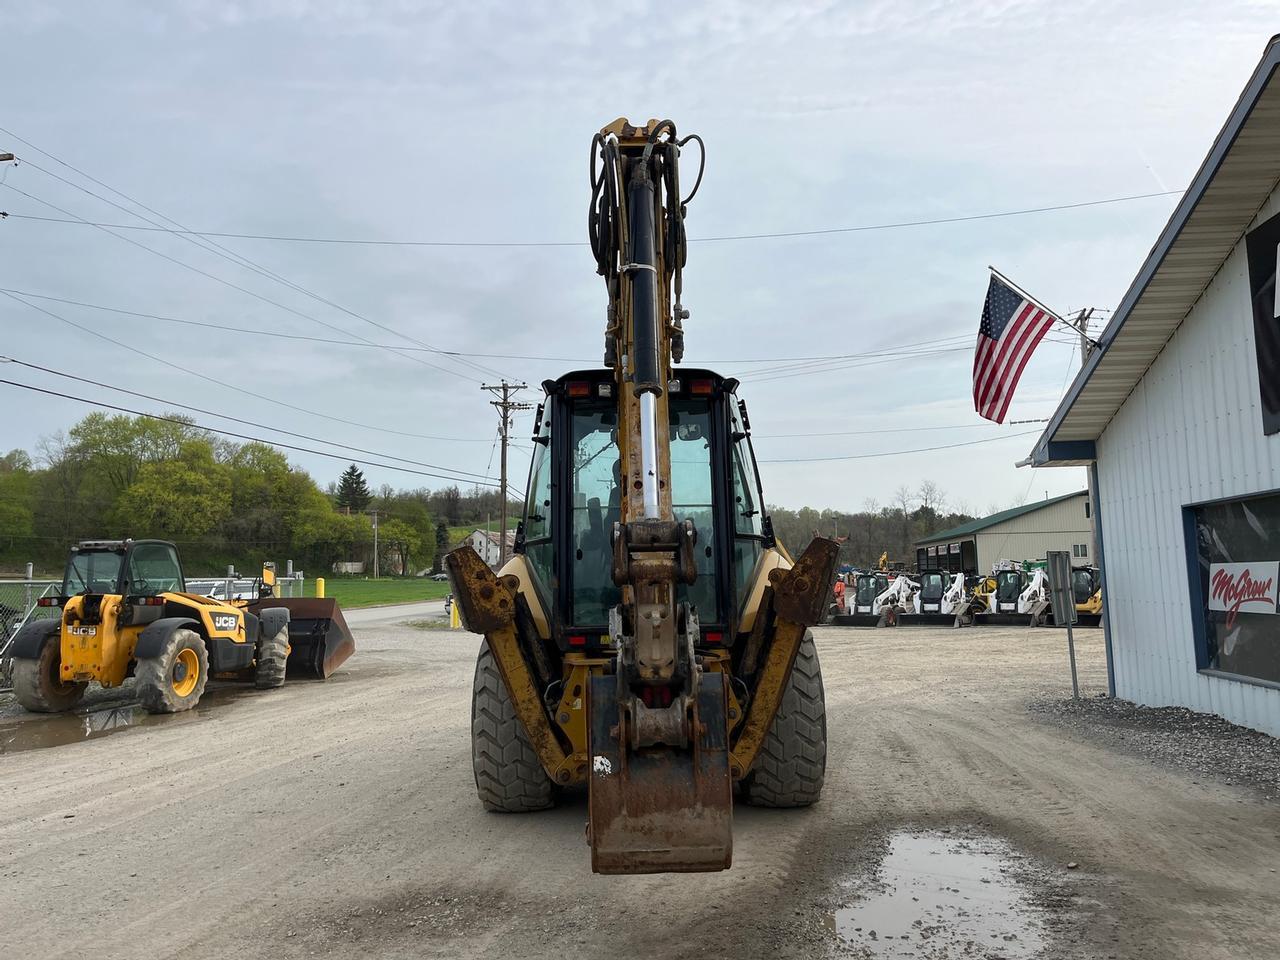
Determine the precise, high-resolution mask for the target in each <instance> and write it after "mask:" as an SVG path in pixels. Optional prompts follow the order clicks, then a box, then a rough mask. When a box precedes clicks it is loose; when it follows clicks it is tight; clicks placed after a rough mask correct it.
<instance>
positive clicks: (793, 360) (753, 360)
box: [0, 287, 1074, 377]
mask: <svg viewBox="0 0 1280 960" xmlns="http://www.w3.org/2000/svg"><path fill="white" fill-rule="evenodd" d="M0 292H3V293H10V294H14V295H16V296H18V297H23V298H31V299H34V300H47V301H50V302H53V303H62V304H67V305H69V306H75V307H84V308H85V309H89V310H98V311H102V312H104V313H114V314H119V315H121V316H126V317H137V318H139V319H143V320H158V321H161V322H164V323H177V324H182V325H185V326H191V327H199V328H203V329H206V330H218V331H222V332H225V333H238V334H245V335H248V336H256V337H271V338H275V339H282V340H296V341H301V342H309V343H323V344H329V345H333V346H342V347H364V348H370V347H377V348H380V349H386V350H406V351H414V350H427V351H429V352H432V353H440V354H443V355H445V356H469V357H485V358H493V359H500V360H520V361H524V362H538V363H541V362H546V363H572V364H586V365H597V364H598V362H599V361H598V360H595V359H590V358H583V357H549V356H538V355H526V354H512V353H473V352H467V351H461V350H444V349H441V348H438V347H430V348H428V347H398V346H393V345H389V344H382V343H376V342H365V341H358V340H340V339H336V338H331V337H313V336H309V335H307V334H301V333H281V332H279V331H275V330H264V329H255V328H252V327H236V326H231V325H228V324H221V323H210V322H208V321H202V320H190V319H187V318H184V317H172V316H166V315H164V314H158V313H146V312H143V311H139V310H127V309H124V308H123V307H110V306H106V305H105V304H101V303H91V302H89V301H86V300H76V299H73V298H70V297H55V296H52V295H50V294H44V293H35V292H33V291H31V290H21V289H18V288H16V287H0ZM972 339H973V338H972V336H970V335H969V334H956V335H953V336H950V337H944V338H942V339H941V340H931V341H927V342H921V343H914V344H904V345H903V346H902V347H896V348H895V347H886V348H881V349H877V350H870V351H864V352H862V353H848V354H837V355H834V356H799V357H730V358H725V357H719V358H717V357H711V358H708V359H706V360H703V361H701V362H702V363H705V364H716V365H726V366H733V365H735V364H760V365H764V366H760V367H757V368H756V369H755V370H753V371H752V376H753V377H754V376H756V375H758V374H764V373H771V372H778V371H774V370H770V369H769V367H773V366H777V367H778V368H779V370H782V369H784V368H783V367H782V366H780V365H783V364H795V365H796V368H797V369H800V368H804V367H807V366H809V365H810V364H812V365H814V366H817V365H820V364H833V363H840V362H843V361H848V360H859V359H864V358H869V357H878V356H887V355H908V354H909V353H910V352H911V351H912V350H914V349H916V348H920V349H923V348H925V347H929V346H930V345H934V346H936V345H939V344H942V345H946V344H949V343H953V342H956V341H964V342H970V341H971V340H972ZM1046 339H1047V338H1046ZM1064 342H1066V341H1064ZM1072 342H1074V341H1072Z"/></svg>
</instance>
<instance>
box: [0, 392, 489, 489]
mask: <svg viewBox="0 0 1280 960" xmlns="http://www.w3.org/2000/svg"><path fill="white" fill-rule="evenodd" d="M0 383H6V384H8V385H9V386H11V387H20V388H21V389H23V390H31V391H34V392H35V393H42V394H45V395H46V396H50V397H61V398H62V399H64V400H74V401H76V403H84V404H87V405H89V406H91V407H99V408H101V409H103V410H115V411H116V412H118V413H128V414H131V415H132V416H135V417H146V418H147V419H148V420H159V421H161V422H164V423H176V424H180V425H181V426H184V427H191V428H193V429H196V430H204V431H207V432H209V433H217V434H220V435H222V436H224V437H233V438H234V439H236V440H246V441H249V442H250V443H261V444H264V445H265V446H268V447H275V448H277V449H280V450H294V451H297V452H298V453H309V454H312V455H314V456H317V457H328V458H329V459H330V460H340V461H342V462H344V463H351V462H355V463H358V464H361V465H362V466H366V467H378V468H380V469H383V470H398V471H399V472H400V473H412V474H416V475H418V476H420V477H431V478H433V479H436V480H447V481H449V482H450V483H457V482H458V481H459V479H462V480H463V481H464V482H468V483H472V484H473V485H474V486H478V487H494V488H495V489H496V488H497V487H498V484H496V483H491V482H489V481H487V480H471V479H470V478H459V477H451V476H447V475H445V474H441V473H430V472H427V471H425V470H414V469H413V468H411V467H397V466H395V465H394V464H390V463H378V462H376V461H373V460H360V459H358V458H351V457H347V456H343V455H341V454H337V453H329V452H328V451H326V450H312V449H310V448H309V447H299V446H295V445H294V444H289V443H281V442H280V441H278V440H265V439H263V438H262V437H253V436H248V435H246V434H243V433H234V432H232V431H230V430H220V429H218V428H217V427H206V426H204V425H203V424H199V423H191V422H189V421H187V420H180V419H178V418H177V417H165V416H161V415H160V414H155V413H147V412H146V411H144V410H131V409H130V408H128V407H121V406H117V405H116V404H114V403H105V402H103V401H101V400H89V399H87V398H85V397H77V396H75V395H73V394H69V393H60V392H58V391H57V390H47V389H45V388H44V387H36V386H33V385H31V384H29V383H19V382H18V381H17V380H6V379H3V378H0Z"/></svg>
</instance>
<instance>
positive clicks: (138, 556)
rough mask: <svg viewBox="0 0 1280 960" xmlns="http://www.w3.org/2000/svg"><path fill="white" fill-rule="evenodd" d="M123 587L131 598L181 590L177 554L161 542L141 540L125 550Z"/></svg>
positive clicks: (180, 572)
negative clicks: (142, 541)
mask: <svg viewBox="0 0 1280 960" xmlns="http://www.w3.org/2000/svg"><path fill="white" fill-rule="evenodd" d="M127 576H128V583H127V585H126V589H127V590H128V591H129V593H130V595H132V596H135V597H154V596H155V595H156V594H159V593H170V592H181V591H182V590H183V588H184V585H183V582H182V568H181V567H180V566H179V565H178V554H177V552H176V551H175V550H174V549H173V547H171V546H169V545H168V544H165V543H143V544H139V545H138V546H136V547H134V548H133V549H132V550H131V551H130V552H129V569H128V572H127Z"/></svg>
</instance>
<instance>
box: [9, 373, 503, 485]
mask: <svg viewBox="0 0 1280 960" xmlns="http://www.w3.org/2000/svg"><path fill="white" fill-rule="evenodd" d="M0 363H15V364H17V365H18V366H20V367H27V368H28V369H30V370H38V371H40V372H41V373H47V374H50V375H52V376H55V377H62V378H64V379H66V380H74V381H76V382H77V383H83V384H87V385H89V386H91V387H103V388H105V389H107V390H114V391H116V392H117V393H124V394H128V395H129V396H131V397H138V398H139V399H141V400H150V401H152V402H153V403H163V404H164V405H165V406H168V407H178V408H181V409H183V410H191V411H193V412H195V413H203V414H205V415H206V416H210V417H217V418H218V419H219V420H230V421H231V422H232V423H240V424H244V425H245V426H247V427H257V428H258V429H259V430H270V431H271V432H272V433H280V434H284V435H285V436H286V437H293V438H295V439H297V440H307V441H309V442H311V443H323V444H327V445H328V446H331V447H340V448H341V449H343V450H351V451H354V452H356V453H366V454H368V455H370V456H373V457H380V458H382V459H384V460H398V461H400V462H401V463H411V464H413V465H414V466H418V467H431V468H432V469H434V470H447V471H449V472H450V473H457V474H459V475H460V476H459V479H470V478H471V477H483V478H484V479H486V480H487V479H489V477H488V474H483V473H475V472H474V471H472V470H459V469H457V468H455V467H444V466H441V465H440V464H438V463H427V462H426V461H424V460H411V459H408V458H407V457H397V456H395V455H394V454H390V453H381V452H379V451H377V450H366V449H364V448H363V447H353V446H351V445H350V444H346V443H338V442H337V441H335V440H325V439H323V438H322V437H312V436H308V435H307V434H305V433H294V432H293V431H292V430H282V429H281V428H280V427H273V426H271V425H270V424H267V423H258V422H257V421H255V420H245V419H243V418H241V417H233V416H231V415H230V414H226V413H218V412H217V411H216V410H206V409H204V408H203V407H195V406H192V405H190V404H187V403H179V402H178V401H176V400H166V399H164V398H163V397H153V396H151V395H150V394H147V393H139V392H138V391H137V390H129V389H126V388H125V387H117V386H114V385H112V384H110V383H103V382H101V381H98V380H91V379H90V378H88V377H79V376H76V375H75V374H74V373H64V372H63V371H61V370H54V369H53V368H51V367H44V366H41V365H40V364H38V363H28V362H27V361H25V360H19V359H18V358H17V357H7V356H3V355H0Z"/></svg>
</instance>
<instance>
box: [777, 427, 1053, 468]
mask: <svg viewBox="0 0 1280 960" xmlns="http://www.w3.org/2000/svg"><path fill="white" fill-rule="evenodd" d="M1039 433H1040V431H1039V430H1025V431H1023V432H1022V433H1009V434H1005V435H1004V436H1002V437H984V438H983V439H981V440H966V441H963V442H962V443H946V444H942V445H941V446H937V447H919V448H918V449H915V450H888V451H885V452H884V453H855V454H850V455H849V456H843V457H789V458H786V459H778V460H761V461H760V463H827V462H830V461H833V460H874V459H877V458H879V457H900V456H904V455H906V454H908V453H931V452H933V451H934V450H952V449H954V448H955V447H973V446H977V445H978V444H980V443H993V442H995V441H996V440H1012V439H1013V438H1014V437H1030V436H1033V435H1037V434H1039Z"/></svg>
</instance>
